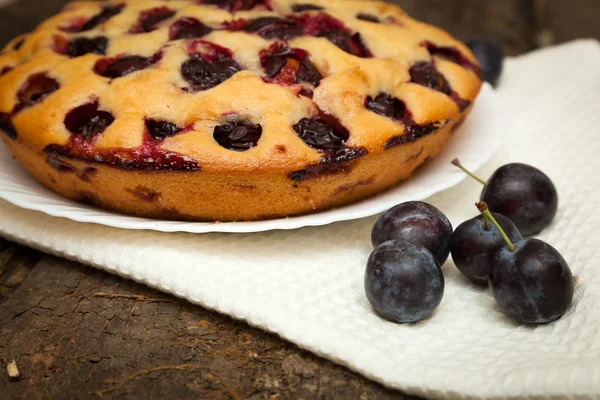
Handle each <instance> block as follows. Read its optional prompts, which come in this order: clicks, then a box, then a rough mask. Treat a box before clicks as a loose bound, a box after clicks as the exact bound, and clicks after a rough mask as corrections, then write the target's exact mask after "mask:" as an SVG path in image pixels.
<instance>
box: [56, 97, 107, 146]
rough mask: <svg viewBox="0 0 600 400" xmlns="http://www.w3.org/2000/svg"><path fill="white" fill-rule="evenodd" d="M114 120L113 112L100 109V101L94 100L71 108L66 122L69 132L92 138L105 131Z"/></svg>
mask: <svg viewBox="0 0 600 400" xmlns="http://www.w3.org/2000/svg"><path fill="white" fill-rule="evenodd" d="M114 120H115V119H114V117H113V116H112V114H110V113H109V112H107V111H101V110H98V102H93V103H88V104H84V105H82V106H79V107H77V108H75V109H73V110H71V111H70V112H69V113H68V114H67V116H66V117H65V121H64V122H65V127H66V128H67V129H68V130H69V132H71V133H73V134H79V135H82V136H83V137H84V138H85V139H90V138H92V137H94V136H96V135H98V134H100V133H102V132H104V131H105V130H106V128H108V127H109V126H110V125H111V124H112V123H113V122H114Z"/></svg>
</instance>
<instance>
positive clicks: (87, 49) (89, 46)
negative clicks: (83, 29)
mask: <svg viewBox="0 0 600 400" xmlns="http://www.w3.org/2000/svg"><path fill="white" fill-rule="evenodd" d="M107 46H108V39H107V38H106V37H104V36H98V37H95V38H86V37H80V38H76V39H73V40H71V41H70V42H69V45H68V46H67V55H68V56H69V57H73V58H74V57H80V56H83V55H86V54H89V53H92V54H98V55H102V56H103V55H106V47H107Z"/></svg>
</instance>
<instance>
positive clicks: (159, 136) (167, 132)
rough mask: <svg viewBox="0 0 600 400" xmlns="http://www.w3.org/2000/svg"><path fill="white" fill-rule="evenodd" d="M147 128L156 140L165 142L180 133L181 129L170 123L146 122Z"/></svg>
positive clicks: (148, 120)
mask: <svg viewBox="0 0 600 400" xmlns="http://www.w3.org/2000/svg"><path fill="white" fill-rule="evenodd" d="M146 128H147V129H148V132H149V133H150V136H152V138H153V139H154V140H159V141H160V140H164V139H166V138H168V137H171V136H173V135H175V134H176V133H178V132H180V131H181V129H179V128H178V127H177V125H175V124H174V123H172V122H169V121H157V120H154V119H147V120H146Z"/></svg>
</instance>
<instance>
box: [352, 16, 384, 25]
mask: <svg viewBox="0 0 600 400" xmlns="http://www.w3.org/2000/svg"><path fill="white" fill-rule="evenodd" d="M356 18H357V19H360V20H361V21H368V22H373V23H376V24H378V23H380V22H381V21H379V18H377V17H376V16H375V15H373V14H366V13H359V14H358V15H357V16H356Z"/></svg>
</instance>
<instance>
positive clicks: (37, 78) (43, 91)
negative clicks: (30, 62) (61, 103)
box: [15, 72, 60, 112]
mask: <svg viewBox="0 0 600 400" xmlns="http://www.w3.org/2000/svg"><path fill="white" fill-rule="evenodd" d="M59 88H60V85H59V83H58V82H57V81H56V79H53V78H51V77H49V76H48V75H47V74H46V73H45V72H41V73H39V74H35V75H32V76H30V77H29V78H28V79H27V81H25V83H24V84H23V85H22V86H21V88H20V89H19V91H18V92H17V98H18V99H19V103H18V104H17V105H16V106H15V112H18V111H20V110H22V109H23V108H26V107H30V106H32V105H34V104H37V103H39V102H41V101H42V100H44V99H45V98H46V97H48V96H49V95H50V94H52V93H53V92H55V91H57V90H58V89H59Z"/></svg>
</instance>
